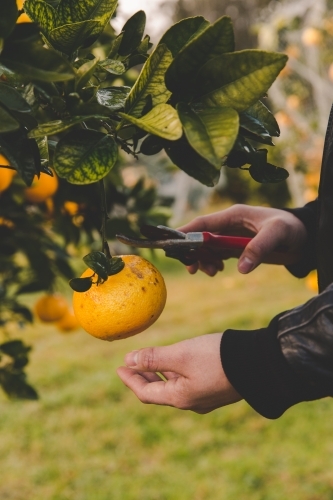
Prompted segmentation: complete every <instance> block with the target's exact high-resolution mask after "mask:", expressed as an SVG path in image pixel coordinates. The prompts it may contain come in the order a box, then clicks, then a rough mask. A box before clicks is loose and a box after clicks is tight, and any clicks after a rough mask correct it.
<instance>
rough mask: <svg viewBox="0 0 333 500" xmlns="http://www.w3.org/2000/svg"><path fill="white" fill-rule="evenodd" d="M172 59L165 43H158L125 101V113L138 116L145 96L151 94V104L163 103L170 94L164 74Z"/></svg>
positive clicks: (143, 104) (144, 103)
mask: <svg viewBox="0 0 333 500" xmlns="http://www.w3.org/2000/svg"><path fill="white" fill-rule="evenodd" d="M171 61H172V54H171V52H170V51H169V50H168V48H167V46H166V45H159V46H158V47H157V48H156V49H155V50H154V52H153V53H152V54H151V55H150V57H149V59H148V60H147V62H146V64H145V65H144V67H143V68H142V71H141V73H140V75H139V77H138V79H137V80H136V82H135V84H134V86H133V87H132V90H131V92H130V94H129V95H128V97H127V99H126V102H125V113H126V114H128V115H131V116H135V117H137V118H139V117H140V116H141V113H142V110H143V108H144V107H145V105H146V97H147V96H148V95H151V96H152V100H153V106H157V105H158V104H164V103H165V102H167V101H168V99H169V97H170V96H171V92H169V90H168V89H167V88H166V86H165V82H164V75H165V72H166V70H167V69H168V67H169V65H170V63H171Z"/></svg>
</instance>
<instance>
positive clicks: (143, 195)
mask: <svg viewBox="0 0 333 500" xmlns="http://www.w3.org/2000/svg"><path fill="white" fill-rule="evenodd" d="M155 201H156V189H155V188H154V187H151V188H148V189H142V190H141V191H139V192H138V194H137V195H136V199H135V211H146V210H149V209H150V208H151V207H152V206H153V204H154V203H155Z"/></svg>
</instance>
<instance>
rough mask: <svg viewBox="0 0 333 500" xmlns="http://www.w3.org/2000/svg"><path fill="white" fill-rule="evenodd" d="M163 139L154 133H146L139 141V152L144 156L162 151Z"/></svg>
mask: <svg viewBox="0 0 333 500" xmlns="http://www.w3.org/2000/svg"><path fill="white" fill-rule="evenodd" d="M163 147H164V141H163V140H162V139H161V138H159V137H157V136H156V135H148V136H147V137H146V138H145V139H144V140H143V141H142V143H141V147H140V153H142V154H144V155H146V156H152V155H156V154H157V153H159V152H160V151H162V149H163Z"/></svg>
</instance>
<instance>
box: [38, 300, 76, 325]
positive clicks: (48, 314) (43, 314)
mask: <svg viewBox="0 0 333 500" xmlns="http://www.w3.org/2000/svg"><path fill="white" fill-rule="evenodd" d="M67 311H68V304H67V301H66V300H65V299H64V297H63V296H62V295H60V294H58V293H54V294H47V295H43V296H42V297H41V298H40V299H39V300H37V302H36V304H35V312H36V315H37V316H38V318H39V319H40V320H41V321H43V322H44V323H52V322H53V321H58V320H59V319H61V318H62V317H63V316H64V315H65V314H66V313H67Z"/></svg>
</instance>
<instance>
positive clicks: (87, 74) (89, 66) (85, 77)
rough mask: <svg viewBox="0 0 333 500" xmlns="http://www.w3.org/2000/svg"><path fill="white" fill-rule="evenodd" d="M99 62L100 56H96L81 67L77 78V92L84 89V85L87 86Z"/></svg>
mask: <svg viewBox="0 0 333 500" xmlns="http://www.w3.org/2000/svg"><path fill="white" fill-rule="evenodd" d="M97 64H98V58H95V59H93V60H92V61H88V62H86V63H84V64H82V66H80V67H79V69H78V70H77V74H76V78H75V90H76V92H80V90H82V89H83V87H85V85H86V84H87V83H88V82H89V80H90V78H91V77H92V76H93V74H94V72H95V69H96V66H97Z"/></svg>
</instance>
